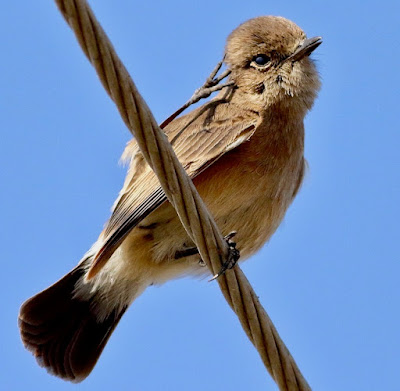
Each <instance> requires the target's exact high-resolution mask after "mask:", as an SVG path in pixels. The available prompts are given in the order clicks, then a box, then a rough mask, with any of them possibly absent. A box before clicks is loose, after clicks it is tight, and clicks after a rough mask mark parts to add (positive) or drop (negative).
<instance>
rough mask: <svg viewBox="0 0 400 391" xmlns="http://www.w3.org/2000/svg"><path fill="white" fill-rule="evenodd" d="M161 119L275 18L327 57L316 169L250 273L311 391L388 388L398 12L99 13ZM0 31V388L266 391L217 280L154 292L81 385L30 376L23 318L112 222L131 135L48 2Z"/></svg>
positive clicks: (396, 194) (188, 8) (213, 9)
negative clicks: (315, 41) (256, 24)
mask: <svg viewBox="0 0 400 391" xmlns="http://www.w3.org/2000/svg"><path fill="white" fill-rule="evenodd" d="M93 5H94V10H95V12H96V15H97V16H98V18H99V20H100V21H101V23H102V24H103V27H104V28H105V30H106V31H107V33H108V34H109V36H110V38H111V39H112V41H113V43H114V45H115V47H116V49H117V51H118V53H119V55H120V56H121V58H122V60H123V61H124V63H125V64H126V66H127V68H128V69H129V71H130V72H131V74H132V76H133V79H134V80H135V82H136V84H137V86H138V88H139V90H140V91H141V93H142V94H143V96H144V97H145V99H146V100H147V102H148V104H149V106H150V107H151V109H152V110H153V112H154V115H155V116H156V118H157V119H158V120H159V121H162V120H163V119H164V118H166V117H167V116H168V115H169V114H170V113H171V112H173V111H174V110H175V109H176V108H178V107H179V106H180V105H181V104H182V103H183V102H185V101H186V100H187V98H188V97H190V95H191V94H192V92H193V91H194V89H195V88H197V87H198V86H199V85H201V84H202V82H203V80H204V79H205V78H206V77H207V75H208V74H209V72H210V70H211V69H212V68H213V66H214V64H215V63H216V62H217V61H218V60H219V59H220V57H221V55H222V53H223V47H224V43H225V38H226V36H227V35H228V34H229V32H230V31H231V30H233V29H234V28H235V27H236V26H237V25H238V24H239V23H241V22H243V21H245V20H247V19H249V18H250V17H254V16H258V15H267V14H272V15H281V16H285V17H287V18H289V19H292V20H293V21H295V22H296V23H297V24H299V25H300V26H301V27H302V28H303V29H304V30H305V31H306V33H307V34H308V35H309V36H310V37H311V36H315V35H321V36H323V38H324V43H323V45H321V46H320V47H319V48H318V49H317V51H316V52H315V54H314V55H313V57H314V58H315V59H316V61H317V64H318V68H319V71H320V73H321V77H322V81H323V87H322V90H321V93H320V95H319V98H318V99H317V101H316V103H315V106H314V109H313V110H312V112H311V113H310V114H309V116H308V117H307V119H306V156H307V159H308V161H309V166H310V169H309V172H308V175H307V178H306V181H305V184H304V186H303V188H302V190H301V193H300V195H299V196H298V197H297V199H296V200H295V202H294V203H293V205H292V206H291V208H290V210H289V212H288V213H287V216H286V218H285V221H284V222H283V224H282V225H281V227H280V228H279V230H278V232H277V233H276V234H275V235H274V237H273V238H272V240H271V241H270V243H269V244H267V245H266V246H265V247H264V248H263V249H262V250H261V251H260V252H259V253H258V254H257V255H255V256H254V257H253V258H252V259H251V260H249V261H248V262H246V263H245V264H243V269H244V271H245V273H246V275H247V276H248V278H249V280H250V281H251V283H252V284H253V286H254V288H255V290H256V292H257V294H258V295H259V297H260V300H261V302H262V303H263V304H264V306H265V308H266V309H267V311H268V313H269V315H270V316H271V318H272V319H273V321H274V323H275V325H276V327H277V329H278V331H279V332H280V334H281V336H282V338H283V339H284V341H285V342H286V343H287V345H288V347H289V349H290V351H291V353H292V354H293V356H294V357H295V359H296V361H297V363H298V365H299V367H300V368H301V370H302V372H303V374H304V376H305V377H306V378H307V379H308V381H309V383H310V384H311V386H312V387H313V388H314V389H315V390H325V391H329V390H395V389H397V388H398V364H399V358H398V356H399V353H398V352H399V351H400V337H399V334H400V333H399V330H400V315H399V301H400V292H399V281H400V277H399V276H400V266H399V255H398V241H399V228H398V221H399V219H400V213H399V212H400V210H399V198H400V174H399V171H400V158H399V147H400V133H399V131H400V126H399V125H400V124H399V89H400V88H399V87H400V80H399V78H400V76H399V75H400V73H399V68H400V54H399V53H400V50H399V49H400V41H399V36H398V35H399V34H398V33H399V30H398V29H399V22H400V20H399V15H400V6H399V5H398V2H396V1H394V0H393V1H380V2H378V1H364V2H348V1H346V2H344V1H335V2H319V1H309V2H306V3H304V2H298V1H287V2H276V3H275V4H274V3H272V2H265V1H259V0H247V1H245V2H243V1H236V0H231V1H229V2H227V1H221V2H215V1H213V2H211V1H209V0H204V1H202V2H188V1H176V0H171V1H169V2H161V1H160V2H130V1H116V2H109V1H105V0H98V1H96V2H93ZM0 18H1V23H0V34H1V36H2V49H3V50H2V61H1V62H0V91H1V92H0V110H1V115H0V129H1V143H0V160H1V162H0V163H1V167H2V169H1V172H0V179H1V183H2V191H1V192H0V208H1V221H2V222H1V224H0V231H1V234H0V243H1V248H2V256H1V261H0V262H1V267H2V283H1V286H0V290H1V291H0V304H1V308H2V322H1V323H0V331H1V339H0V349H1V352H2V354H1V355H0V368H1V371H0V388H1V389H2V390H12V391H13V390H18V391H19V390H26V389H27V388H28V387H29V389H32V390H36V389H37V390H39V389H40V390H42V391H43V390H55V389H57V390H72V389H79V390H94V389H96V390H103V389H104V390H105V389H109V388H110V387H113V388H115V389H120V390H140V391H147V390H161V389H162V390H186V389H191V390H193V391H194V390H204V389H207V390H228V389H229V390H243V389H246V390H259V389H270V390H273V389H276V388H275V386H274V383H273V381H272V380H271V379H270V377H269V375H268V374H267V372H266V371H265V369H264V367H263V365H262V363H261V360H260V359H259V357H258V354H257V353H256V351H255V350H254V349H253V347H252V345H251V344H250V342H249V341H248V340H247V337H246V336H245V334H244V332H243V331H242V329H241V327H240V325H239V324H238V321H237V320H236V318H235V316H234V314H233V313H232V312H231V310H230V309H229V308H228V306H227V305H226V303H225V302H224V299H223V298H222V295H221V294H220V292H219V290H218V287H217V284H216V283H207V282H206V281H197V280H192V279H183V280H179V281H173V282H170V283H167V284H166V285H164V286H162V287H156V288H151V289H148V290H147V291H146V292H145V294H144V295H143V296H142V297H140V298H139V300H137V302H135V303H134V305H133V306H132V307H131V309H130V310H129V311H128V313H127V314H126V315H125V316H124V318H123V319H122V321H121V323H120V325H119V326H118V328H117V330H116V331H115V333H114V334H113V336H112V338H111V340H110V342H109V343H108V345H107V347H106V349H105V351H104V353H103V355H102V357H101V359H100V361H99V363H98V365H97V366H96V368H95V370H94V371H93V373H92V374H91V376H90V377H89V378H88V379H87V380H86V381H84V382H83V383H81V384H79V385H72V384H69V383H64V382H62V381H61V380H59V379H57V378H54V377H52V376H50V375H48V374H47V373H46V372H45V371H44V370H43V369H41V368H39V367H38V366H37V365H36V362H35V360H34V359H33V357H32V356H31V355H30V354H29V353H28V352H27V351H25V349H24V348H23V346H22V344H21V342H20V339H19V334H18V329H17V314H18V309H19V306H20V305H21V303H22V302H23V301H24V300H25V299H27V298H28V297H30V296H31V295H33V294H34V293H36V292H38V291H39V290H41V289H43V288H45V287H47V286H48V285H49V284H51V283H53V282H54V281H56V280H57V279H58V278H60V277H61V276H62V275H63V274H64V273H66V272H67V271H68V270H69V269H71V268H72V267H73V266H74V265H75V264H76V263H77V262H78V260H79V259H80V257H81V256H82V254H83V253H84V252H85V251H86V250H87V249H88V248H89V246H90V245H91V243H92V242H93V241H94V240H95V239H96V237H97V235H98V233H99V231H100V230H101V228H102V226H103V224H104V222H105V221H106V220H107V218H108V216H109V210H110V206H111V205H112V202H113V200H114V199H115V197H116V195H117V193H118V191H119V189H120V187H121V184H122V181H123V178H124V173H125V171H124V169H122V168H121V167H119V166H118V164H117V162H118V159H119V156H120V154H121V152H122V150H123V148H124V145H125V143H126V141H127V140H128V139H129V138H130V135H129V132H128V131H127V129H126V128H125V127H124V125H123V123H122V121H121V119H120V118H119V115H118V113H117V110H116V108H115V107H114V105H113V103H112V102H111V101H110V99H109V98H108V96H107V95H106V94H105V92H104V91H103V88H102V87H101V85H100V83H99V81H98V80H97V76H96V75H95V72H94V70H93V69H92V68H91V66H90V65H89V63H88V61H87V60H86V58H85V57H84V56H83V54H82V52H81V50H80V48H79V46H78V44H77V42H76V40H75V38H74V36H73V34H72V32H71V31H70V29H69V28H68V27H67V25H66V23H65V22H64V20H63V19H62V18H61V16H60V14H59V12H58V10H57V8H56V6H55V4H53V3H52V2H26V3H25V4H24V6H23V7H22V6H21V4H20V2H7V3H4V5H3V6H2V12H1V16H0Z"/></svg>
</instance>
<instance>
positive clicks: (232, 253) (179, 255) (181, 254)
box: [175, 231, 240, 281]
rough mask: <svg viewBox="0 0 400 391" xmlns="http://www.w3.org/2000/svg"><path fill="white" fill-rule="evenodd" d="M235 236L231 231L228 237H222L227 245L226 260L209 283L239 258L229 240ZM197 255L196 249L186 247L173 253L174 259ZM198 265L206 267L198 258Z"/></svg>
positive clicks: (231, 266)
mask: <svg viewBox="0 0 400 391" xmlns="http://www.w3.org/2000/svg"><path fill="white" fill-rule="evenodd" d="M235 235H236V231H232V232H231V233H229V234H228V235H226V236H224V239H225V241H226V243H227V244H228V248H229V249H228V251H229V254H228V259H227V260H226V262H225V263H224V264H223V265H222V268H221V270H220V271H219V272H218V273H217V274H216V275H215V276H214V277H213V278H211V280H210V281H213V280H215V279H217V278H218V277H220V276H222V275H223V274H224V273H225V272H226V271H227V270H228V269H232V268H233V267H234V266H235V265H236V263H237V261H238V260H239V258H240V251H239V250H238V249H237V248H236V243H235V242H233V241H232V240H231V239H232V238H233V237H234V236H235ZM196 254H199V250H198V248H197V247H188V248H185V249H183V250H178V251H176V252H175V259H181V258H185V257H190V256H191V255H196ZM199 265H201V266H206V263H205V262H204V261H203V260H202V259H201V258H200V261H199Z"/></svg>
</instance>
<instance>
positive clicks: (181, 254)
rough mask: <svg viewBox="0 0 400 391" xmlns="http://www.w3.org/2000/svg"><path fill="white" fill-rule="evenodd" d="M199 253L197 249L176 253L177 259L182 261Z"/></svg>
mask: <svg viewBox="0 0 400 391" xmlns="http://www.w3.org/2000/svg"><path fill="white" fill-rule="evenodd" d="M198 253H199V250H198V249H197V247H188V248H185V249H184V250H178V251H176V252H175V259H181V258H185V257H190V256H191V255H196V254H198Z"/></svg>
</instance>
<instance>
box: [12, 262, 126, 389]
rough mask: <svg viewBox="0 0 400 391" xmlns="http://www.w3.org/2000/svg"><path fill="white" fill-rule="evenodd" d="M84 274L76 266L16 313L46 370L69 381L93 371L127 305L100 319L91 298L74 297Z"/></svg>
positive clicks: (25, 337) (29, 346)
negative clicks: (95, 312) (94, 310)
mask: <svg viewBox="0 0 400 391" xmlns="http://www.w3.org/2000/svg"><path fill="white" fill-rule="evenodd" d="M83 273H84V269H83V266H82V265H78V266H77V267H76V268H75V269H74V270H72V271H71V272H70V273H68V274H67V275H66V276H64V277H63V278H62V279H61V280H59V281H58V282H56V283H55V284H54V285H52V286H50V287H49V288H47V289H46V290H44V291H43V292H40V293H38V294H37V295H36V296H33V297H32V298H30V299H29V300H27V301H26V302H25V303H24V304H23V305H22V307H21V310H20V313H19V327H20V331H21V338H22V341H23V343H24V345H25V347H26V348H27V349H28V350H30V351H31V352H32V353H33V354H34V355H35V356H36V359H37V361H38V363H39V365H41V366H43V367H45V368H46V369H47V371H48V372H50V373H51V374H53V375H56V376H58V377H61V378H63V379H65V380H69V381H72V382H80V381H82V380H83V379H85V378H86V377H87V376H88V375H89V373H90V372H91V371H92V369H93V367H94V366H95V364H96V362H97V360H98V358H99V356H100V354H101V352H102V351H103V349H104V346H105V345H106V343H107V341H108V338H109V337H110V335H111V333H112V332H113V330H114V328H115V326H116V325H117V324H118V322H119V320H120V319H121V317H122V315H123V314H124V312H125V310H126V308H127V307H123V308H122V309H120V308H118V310H114V311H112V312H111V313H110V314H109V315H108V316H107V317H106V318H105V319H102V320H101V321H99V320H98V318H97V317H96V315H95V314H94V313H93V311H92V309H91V304H90V301H82V300H79V299H77V298H74V296H73V292H74V289H75V285H76V283H77V281H78V280H79V279H80V278H82V276H83Z"/></svg>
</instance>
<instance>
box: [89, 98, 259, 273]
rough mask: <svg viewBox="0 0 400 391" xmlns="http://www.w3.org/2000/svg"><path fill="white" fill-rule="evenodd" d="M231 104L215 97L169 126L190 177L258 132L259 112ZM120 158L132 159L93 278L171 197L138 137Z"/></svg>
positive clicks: (96, 258) (169, 135) (104, 234)
mask: <svg viewBox="0 0 400 391" xmlns="http://www.w3.org/2000/svg"><path fill="white" fill-rule="evenodd" d="M227 105H228V103H225V104H223V103H222V104H216V103H215V101H211V102H209V103H208V104H206V105H204V106H202V107H200V108H198V109H196V110H194V111H192V112H191V113H189V114H187V115H185V116H182V117H180V118H178V119H176V120H175V121H173V122H172V123H171V124H169V125H168V126H167V127H166V128H165V133H166V134H167V136H168V139H169V140H170V142H171V143H172V145H173V148H174V151H175V153H176V154H177V156H178V159H179V161H180V162H181V163H182V165H183V167H185V169H186V171H187V173H188V175H189V176H190V177H191V178H194V177H195V176H196V175H198V174H199V173H201V172H202V171H204V170H205V169H206V168H207V167H209V166H210V165H211V164H213V163H214V162H215V161H216V160H218V158H219V157H221V156H222V155H223V154H224V153H226V152H228V151H229V150H231V149H233V148H236V147H237V146H239V145H240V144H242V143H243V142H245V141H246V140H249V139H250V137H251V136H252V135H253V133H254V132H255V129H256V127H257V124H258V121H259V117H258V115H257V113H254V112H249V113H248V115H247V116H244V115H243V109H241V110H240V111H239V110H237V111H236V112H240V113H241V116H240V117H235V116H234V117H232V115H231V114H232V112H235V111H234V110H232V108H229V107H227ZM207 108H208V109H207ZM122 158H123V159H125V160H127V159H129V160H130V168H129V171H128V174H127V178H126V180H125V183H124V186H123V188H122V190H121V192H120V195H119V197H118V199H117V200H116V202H115V204H114V207H113V212H112V215H111V218H110V220H109V221H108V223H107V225H106V227H105V229H104V231H103V237H102V238H103V244H102V246H101V249H100V250H99V252H98V253H97V255H96V257H95V260H94V262H93V264H92V267H91V270H90V272H89V275H88V277H89V278H91V277H93V276H94V275H96V274H97V272H98V271H99V270H100V269H101V267H102V266H103V265H104V264H105V263H106V261H107V260H108V259H109V258H110V257H111V255H112V254H113V252H114V251H115V250H116V249H117V248H118V246H119V245H120V244H121V243H122V241H123V240H124V239H125V237H126V236H127V235H128V234H129V232H130V231H131V230H132V229H133V228H134V227H135V226H136V225H137V224H139V223H140V221H142V220H143V219H144V218H145V217H146V216H148V215H149V214H150V213H151V212H153V211H154V210H155V209H157V208H158V207H159V206H160V205H161V204H162V203H164V202H165V201H166V199H167V198H166V196H165V193H164V191H163V190H162V189H161V187H160V184H159V182H158V179H157V177H156V175H155V174H154V172H153V171H152V170H151V168H150V167H149V166H148V164H147V163H146V161H145V160H144V158H143V156H142V154H141V152H140V151H139V148H138V146H137V144H136V142H135V140H132V141H130V143H129V144H128V146H127V148H126V150H125V152H124V154H123V156H122Z"/></svg>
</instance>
